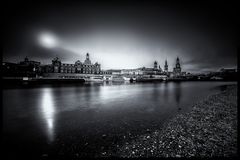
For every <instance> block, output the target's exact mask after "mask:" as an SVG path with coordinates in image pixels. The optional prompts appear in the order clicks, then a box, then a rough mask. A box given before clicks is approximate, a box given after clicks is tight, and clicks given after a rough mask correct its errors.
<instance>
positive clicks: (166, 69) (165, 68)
mask: <svg viewBox="0 0 240 160" xmlns="http://www.w3.org/2000/svg"><path fill="white" fill-rule="evenodd" d="M164 72H168V64H167V60H165V65H164Z"/></svg>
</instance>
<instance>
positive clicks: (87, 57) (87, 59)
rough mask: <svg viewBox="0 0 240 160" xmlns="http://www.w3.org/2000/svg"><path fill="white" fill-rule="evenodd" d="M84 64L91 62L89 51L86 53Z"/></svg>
mask: <svg viewBox="0 0 240 160" xmlns="http://www.w3.org/2000/svg"><path fill="white" fill-rule="evenodd" d="M84 64H89V65H90V64H91V61H90V58H89V53H87V54H86V60H85V61H84Z"/></svg>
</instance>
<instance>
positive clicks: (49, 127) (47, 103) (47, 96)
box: [41, 88, 55, 142]
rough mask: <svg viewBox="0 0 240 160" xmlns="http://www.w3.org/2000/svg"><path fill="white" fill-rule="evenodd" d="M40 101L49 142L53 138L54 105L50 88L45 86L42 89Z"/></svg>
mask: <svg viewBox="0 0 240 160" xmlns="http://www.w3.org/2000/svg"><path fill="white" fill-rule="evenodd" d="M41 102H42V103H41V110H42V114H43V118H44V120H45V123H46V131H47V136H48V139H49V142H52V141H53V140H54V118H55V107H54V101H53V96H52V90H51V89H50V88H45V89H44V90H43V92H42V100H41Z"/></svg>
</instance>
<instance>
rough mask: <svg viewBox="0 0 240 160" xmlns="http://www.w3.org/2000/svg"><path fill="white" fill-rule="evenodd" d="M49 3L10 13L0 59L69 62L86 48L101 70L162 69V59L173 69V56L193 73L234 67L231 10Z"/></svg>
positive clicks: (81, 57) (235, 64)
mask: <svg viewBox="0 0 240 160" xmlns="http://www.w3.org/2000/svg"><path fill="white" fill-rule="evenodd" d="M54 5H55V4H54ZM54 5H51V4H48V5H46V4H44V3H43V4H41V5H40V6H39V8H38V9H36V5H33V6H32V7H31V8H30V9H29V8H27V7H26V8H23V9H26V10H20V12H19V14H18V15H12V16H10V18H9V22H11V23H9V24H8V26H9V27H8V28H7V31H8V32H7V33H8V36H6V41H5V45H4V50H3V61H13V62H17V61H20V60H22V59H23V58H24V57H26V56H27V57H29V58H30V59H34V60H37V61H41V62H42V63H44V64H47V63H49V60H50V61H51V59H52V58H54V57H56V56H58V57H59V58H60V59H61V60H62V61H64V62H66V63H72V62H74V61H76V60H78V59H79V60H81V61H83V60H84V57H85V53H87V52H88V53H90V54H91V59H92V60H93V61H97V62H99V63H100V64H101V66H102V68H103V69H132V68H139V67H143V66H145V67H151V66H152V63H153V61H155V60H156V61H158V63H159V64H160V66H161V67H162V68H163V66H164V62H165V60H166V59H167V61H168V65H169V70H173V67H174V65H175V61H176V58H177V57H179V58H180V63H181V64H182V67H183V70H186V71H189V72H193V73H194V72H204V71H210V70H218V69H220V68H232V67H234V68H236V66H237V51H236V47H235V29H236V28H235V27H234V22H233V21H232V19H231V18H233V14H234V10H233V11H232V12H230V13H225V12H223V13H218V14H216V13H214V12H215V11H214V12H213V11H212V10H211V6H210V7H209V8H208V7H206V8H205V9H204V10H202V8H201V7H203V5H204V4H200V5H190V6H187V5H180V4H177V5H176V4H175V5H169V4H167V3H166V4H165V3H164V4H157V5H154V4H148V5H146V6H145V5H144V3H139V4H125V3H123V4H121V5H117V6H116V5H115V4H111V3H110V4H109V3H103V4H98V5H91V4H89V3H83V4H77V5H74V4H68V5H65V4H64V5H63V4H58V5H57V6H58V7H56V8H55V7H54ZM224 7H226V8H229V7H232V6H231V5H226V6H224ZM224 7H223V6H222V8H221V7H220V8H219V9H218V10H219V11H222V10H223V9H224ZM62 11H64V12H62ZM29 12H31V14H28V13H29ZM18 22H21V24H20V23H18Z"/></svg>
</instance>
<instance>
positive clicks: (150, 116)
mask: <svg viewBox="0 0 240 160" xmlns="http://www.w3.org/2000/svg"><path fill="white" fill-rule="evenodd" d="M233 83H234V82H178V83H176V82H167V83H164V82H160V83H123V84H122V83H116V84H112V83H109V84H108V83H98V84H94V83H89V84H84V85H58V86H54V85H42V86H38V87H28V88H24V87H23V88H15V89H13V88H12V89H4V90H3V133H4V143H6V144H9V146H8V149H9V150H10V151H9V152H10V153H12V152H13V153H14V152H20V151H21V153H24V152H28V151H29V150H30V152H32V153H35V154H37V155H39V156H41V155H43V154H51V153H54V154H58V155H61V154H74V155H75V154H77V155H78V154H81V155H86V156H89V155H96V154H99V153H100V152H103V151H104V150H108V149H111V148H112V147H114V146H115V145H121V141H122V140H124V139H125V138H126V137H127V138H130V139H134V138H135V137H136V136H137V135H140V134H144V133H146V132H149V131H150V132H151V131H154V130H156V129H159V128H161V125H162V124H163V123H164V122H166V121H167V120H168V119H169V118H171V117H174V116H175V115H176V114H178V113H179V112H186V111H189V110H191V107H192V105H193V104H194V103H196V102H197V101H199V100H201V99H203V98H205V97H207V96H208V95H210V94H214V93H216V92H218V91H219V90H220V87H218V86H222V85H227V84H233ZM234 84H236V83H234Z"/></svg>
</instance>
